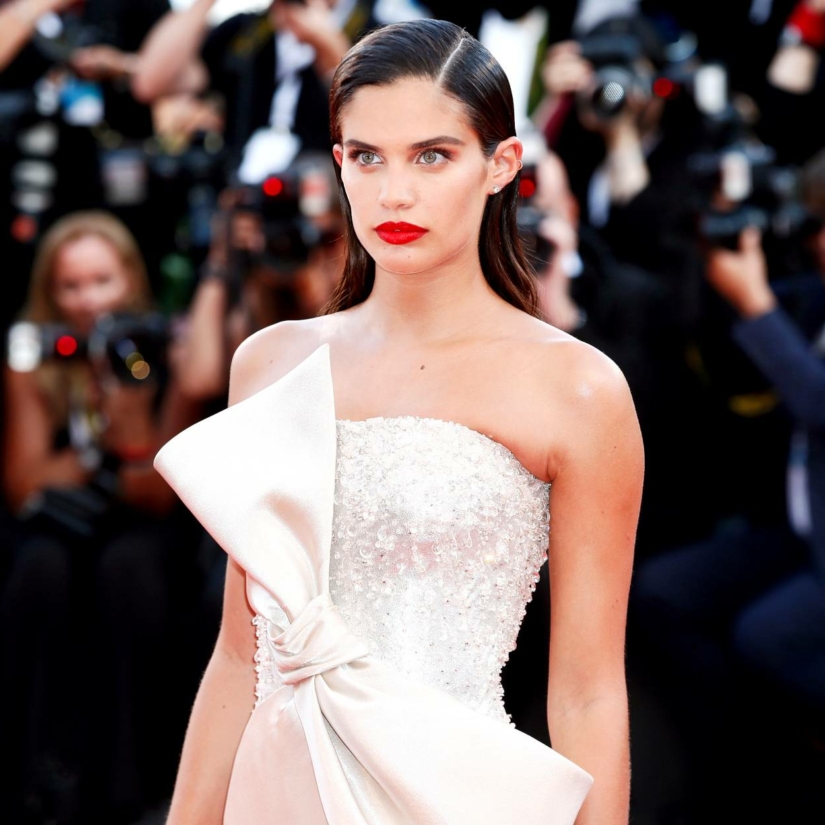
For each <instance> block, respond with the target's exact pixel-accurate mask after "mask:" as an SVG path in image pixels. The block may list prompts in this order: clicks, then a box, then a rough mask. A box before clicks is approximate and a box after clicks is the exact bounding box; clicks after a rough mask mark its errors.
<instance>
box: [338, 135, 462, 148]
mask: <svg viewBox="0 0 825 825" xmlns="http://www.w3.org/2000/svg"><path fill="white" fill-rule="evenodd" d="M439 143H440V144H443V143H447V144H449V145H451V146H464V145H465V144H464V141H463V140H461V139H459V138H457V137H450V135H439V136H438V137H434V138H428V139H427V140H419V141H418V142H417V143H411V144H410V149H426V148H427V147H428V146H434V145H436V144H439ZM344 146H346V147H348V148H349V147H357V148H358V149H364V150H365V151H367V152H378V151H379V147H378V146H373V145H372V144H371V143H366V142H365V141H363V140H357V139H350V140H345V141H344Z"/></svg>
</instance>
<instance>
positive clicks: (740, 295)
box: [705, 227, 777, 318]
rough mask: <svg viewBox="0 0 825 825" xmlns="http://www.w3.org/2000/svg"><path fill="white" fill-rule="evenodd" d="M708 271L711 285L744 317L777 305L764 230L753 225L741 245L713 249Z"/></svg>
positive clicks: (754, 315)
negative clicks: (763, 249) (764, 240)
mask: <svg viewBox="0 0 825 825" xmlns="http://www.w3.org/2000/svg"><path fill="white" fill-rule="evenodd" d="M705 275H706V277H707V280H708V282H709V283H710V285H711V286H712V287H713V288H714V289H715V290H716V291H717V292H718V293H719V294H720V295H721V296H722V297H723V298H724V299H725V300H726V301H728V303H729V304H731V306H732V307H733V308H734V309H735V310H736V311H737V312H738V313H739V314H740V315H741V316H742V317H743V318H756V317H759V316H760V315H764V314H765V313H768V312H770V311H771V310H772V309H774V308H775V307H776V305H777V301H776V296H775V295H774V293H773V290H772V289H771V287H770V284H769V282H768V266H767V262H766V260H765V253H764V252H763V251H762V233H761V232H760V231H759V230H758V229H757V228H756V227H749V228H747V229H745V230H743V231H742V234H741V235H740V236H739V249H738V250H737V251H731V250H729V249H721V248H716V249H712V250H711V251H710V252H709V253H708V256H707V264H706V270H705Z"/></svg>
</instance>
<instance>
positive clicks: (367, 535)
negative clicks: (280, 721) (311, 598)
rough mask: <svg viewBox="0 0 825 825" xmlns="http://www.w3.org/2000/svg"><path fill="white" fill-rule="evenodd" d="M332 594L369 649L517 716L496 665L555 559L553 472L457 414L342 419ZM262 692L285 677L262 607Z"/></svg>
mask: <svg viewBox="0 0 825 825" xmlns="http://www.w3.org/2000/svg"><path fill="white" fill-rule="evenodd" d="M336 437H337V460H336V471H335V491H334V500H333V521H332V544H331V548H330V570H329V580H330V582H329V583H330V596H331V597H332V601H333V603H334V604H335V605H336V606H337V608H338V611H339V613H340V615H341V617H342V618H343V619H344V621H345V622H346V624H347V626H348V627H349V629H350V630H351V631H352V632H353V633H354V634H355V636H357V637H358V638H359V639H361V640H362V641H363V642H364V643H365V645H366V646H367V648H368V649H369V651H370V655H372V656H375V657H376V658H378V659H380V660H382V661H383V662H384V663H386V664H387V665H388V666H390V667H392V668H393V669H394V670H395V671H396V672H398V673H400V674H402V675H404V676H406V677H407V678H409V679H413V680H416V681H418V682H423V683H425V684H427V685H430V686H432V687H436V688H439V689H441V690H444V691H445V692H447V693H449V694H450V695H452V696H453V697H454V698H456V699H458V700H459V701H461V702H463V703H464V704H466V705H468V706H469V707H472V708H474V709H475V710H477V711H480V712H481V713H484V714H486V715H488V716H491V717H492V718H494V719H498V720H500V721H502V722H505V723H510V724H512V723H511V722H510V720H509V716H508V714H507V713H506V711H505V708H504V694H503V689H502V686H501V670H502V668H503V667H504V664H505V662H506V661H507V659H508V657H509V654H510V652H511V651H512V650H513V649H514V648H515V645H516V637H517V635H518V631H519V627H520V626H521V622H522V619H523V618H524V613H525V610H526V607H527V603H528V602H529V601H530V599H531V598H532V595H533V592H534V590H535V587H536V584H537V582H538V580H539V571H540V569H541V567H542V565H543V564H544V562H545V560H546V558H547V543H548V529H549V519H550V514H549V492H550V484H549V483H547V482H544V481H542V480H541V479H538V478H536V477H535V476H534V475H532V473H530V472H529V471H528V470H527V469H526V468H525V467H524V466H523V465H522V464H521V463H520V462H519V460H518V459H517V458H516V457H515V455H513V453H512V452H511V451H510V450H509V449H508V448H507V447H505V446H504V445H503V444H500V443H498V442H497V441H494V440H493V439H492V438H489V437H488V436H486V435H483V434H482V433H479V432H476V431H475V430H472V429H470V428H469V427H466V426H464V425H463V424H458V423H455V422H451V421H443V420H441V419H435V418H421V417H417V416H401V417H397V418H369V419H366V420H363V421H350V420H346V419H338V420H337V421H336ZM254 623H255V629H256V637H257V653H256V655H255V662H256V671H257V674H258V679H257V686H256V698H257V702H256V705H257V704H260V702H262V701H263V700H264V699H265V698H266V697H267V696H268V695H270V694H271V693H272V692H273V691H274V690H275V689H277V687H278V686H279V685H280V683H281V681H280V678H279V676H278V673H277V670H275V667H274V663H273V661H272V656H271V651H270V647H269V645H270V642H269V638H268V635H267V629H266V625H267V622H266V620H265V619H264V618H263V617H261V616H256V617H255V619H254Z"/></svg>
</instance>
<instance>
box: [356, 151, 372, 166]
mask: <svg viewBox="0 0 825 825" xmlns="http://www.w3.org/2000/svg"><path fill="white" fill-rule="evenodd" d="M358 160H359V161H360V162H361V163H363V164H364V166H372V165H373V164H374V163H375V152H359V153H358Z"/></svg>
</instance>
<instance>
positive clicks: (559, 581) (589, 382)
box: [547, 345, 644, 825]
mask: <svg viewBox="0 0 825 825" xmlns="http://www.w3.org/2000/svg"><path fill="white" fill-rule="evenodd" d="M574 353H575V354H574V357H573V358H572V359H571V363H570V364H569V365H568V369H567V370H565V371H566V373H567V374H568V375H573V376H575V386H574V387H573V388H572V390H571V393H570V397H569V399H568V400H567V401H566V402H564V403H565V415H564V420H563V421H562V422H554V427H555V428H556V432H557V433H559V434H560V435H561V440H560V441H557V442H556V443H557V445H558V446H557V453H556V455H555V456H554V462H553V463H554V466H553V468H552V470H553V472H552V474H551V478H552V486H551V493H550V514H551V516H550V545H549V578H550V605H551V607H550V663H549V682H548V701H547V721H548V728H549V733H550V739H551V743H552V746H553V748H554V749H555V750H556V751H558V752H559V753H561V754H563V755H564V756H566V757H567V758H569V759H571V760H572V761H573V762H575V763H576V764H578V765H580V766H581V767H582V768H584V769H585V770H586V771H588V772H589V773H590V774H591V775H592V776H593V777H594V780H595V781H594V784H593V787H592V789H591V791H590V793H589V795H588V797H587V799H586V800H585V803H584V805H583V806H582V809H581V811H580V813H579V816H578V818H577V819H576V825H627V823H628V820H629V804H630V734H629V718H628V700H627V685H626V672H625V633H626V624H627V606H628V598H629V591H630V579H631V573H632V568H633V555H634V548H635V542H636V529H637V524H638V517H639V510H640V506H641V496H642V483H643V477H644V447H643V443H642V436H641V431H640V428H639V423H638V419H637V416H636V410H635V406H634V403H633V400H632V397H631V394H630V390H629V387H628V385H627V382H626V380H625V378H624V375H623V374H622V372H621V371H620V370H619V368H618V367H617V366H616V365H615V363H614V362H613V361H611V360H610V359H609V358H607V356H604V355H603V354H602V353H601V352H598V351H597V350H594V349H593V348H591V347H588V346H587V345H579V346H577V347H576V349H575V351H574Z"/></svg>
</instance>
